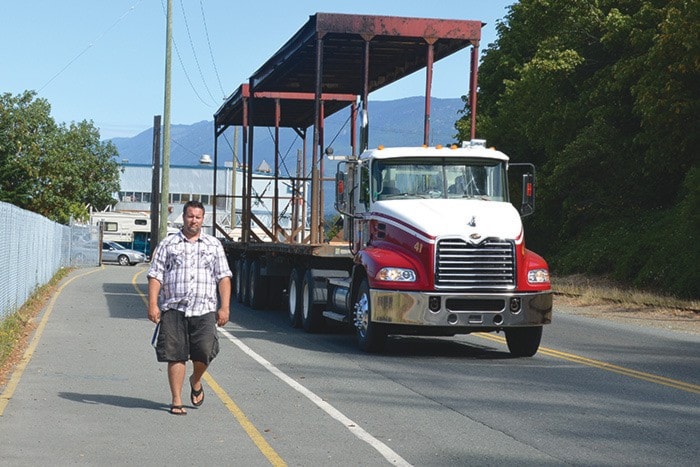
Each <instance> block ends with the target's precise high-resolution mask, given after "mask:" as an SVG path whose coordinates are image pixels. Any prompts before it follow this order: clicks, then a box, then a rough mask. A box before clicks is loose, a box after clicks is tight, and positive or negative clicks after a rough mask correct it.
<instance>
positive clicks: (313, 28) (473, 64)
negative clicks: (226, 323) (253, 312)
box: [213, 13, 483, 244]
mask: <svg viewBox="0 0 700 467" xmlns="http://www.w3.org/2000/svg"><path fill="white" fill-rule="evenodd" d="M482 26H483V24H482V23H481V22H480V21H471V20H448V19H430V18H407V17H396V16H366V15H350V14H329V13H316V14H315V15H312V16H310V17H309V21H308V22H307V23H306V24H305V25H304V26H302V28H301V29H299V31H297V33H296V34H295V35H294V36H292V38H291V39H289V40H288V41H287V42H286V43H285V44H284V45H283V46H282V47H281V48H280V49H279V50H278V51H277V52H276V53H275V54H274V55H273V56H272V57H271V58H270V59H269V60H267V61H266V62H265V63H264V64H263V65H262V66H261V67H260V68H259V69H258V70H257V71H256V72H255V73H253V75H251V77H250V78H249V82H248V84H247V85H245V84H244V85H242V86H241V87H239V88H238V90H237V91H236V92H234V94H232V95H231V96H230V97H229V98H228V99H227V100H226V102H225V103H224V104H223V105H222V106H221V107H220V108H219V110H218V111H217V112H216V113H215V114H214V127H215V135H214V136H215V137H214V196H213V199H214V203H216V196H217V195H216V168H217V159H218V137H219V136H220V135H221V134H222V133H223V132H224V131H225V130H226V128H228V127H229V126H232V125H240V126H243V127H244V128H245V129H244V131H243V147H244V154H246V156H247V160H248V164H247V172H246V182H245V183H244V187H243V190H244V192H243V196H244V202H246V203H247V209H244V214H245V213H246V212H247V213H248V214H250V203H251V196H248V194H249V193H250V192H251V191H250V189H251V187H252V162H253V135H254V127H255V126H268V127H272V126H274V127H275V129H276V130H275V135H276V137H275V139H276V141H275V158H276V160H275V179H277V177H278V172H277V171H278V168H279V165H278V160H277V158H278V157H279V152H278V151H277V149H278V136H279V133H278V131H279V128H280V127H288V128H294V129H295V130H296V131H297V132H298V133H299V134H300V135H303V136H304V158H306V139H305V136H306V129H308V128H309V127H310V126H312V125H313V127H314V132H313V149H312V150H313V153H312V163H311V174H312V176H311V207H312V211H311V235H310V237H309V238H308V239H306V241H308V242H310V243H315V244H317V243H322V236H323V227H322V222H323V203H322V202H320V201H322V190H321V182H322V179H321V177H322V169H323V167H322V165H323V150H324V148H323V121H324V119H325V117H326V116H329V115H332V114H333V113H336V112H338V111H340V110H342V109H343V108H346V107H348V106H352V113H351V115H352V120H353V121H352V125H353V127H352V128H353V130H354V128H355V125H356V122H355V118H356V110H355V105H356V104H355V102H356V100H357V97H358V96H359V98H360V101H361V105H362V112H363V117H366V112H367V110H368V95H369V93H370V92H373V91H376V90H377V89H380V88H382V87H384V86H387V85H389V84H391V83H393V82H395V81H397V80H399V79H401V78H403V77H404V76H407V75H409V74H411V73H413V72H415V71H418V70H420V69H422V68H426V86H425V119H424V143H425V144H427V143H428V142H429V139H428V135H429V133H430V92H431V86H432V68H433V63H434V62H435V61H437V60H440V59H442V58H444V57H447V56H448V55H451V54H453V53H455V52H457V51H459V50H461V49H464V48H465V47H468V46H472V50H471V58H470V61H469V64H470V78H469V104H470V112H471V137H472V138H474V136H475V123H476V120H475V119H476V89H477V65H478V47H479V41H480V39H481V27H482ZM251 92H252V95H253V98H252V99H251ZM363 122H366V118H363ZM352 138H353V141H352V142H351V145H352V147H353V153H354V148H355V140H354V138H355V136H354V131H353V132H352ZM367 141H368V128H367V127H366V126H363V131H362V132H361V135H360V150H364V149H366V145H367ZM276 196H277V191H275V199H274V201H273V206H275V207H276V206H277V199H276ZM214 206H216V204H214ZM214 211H216V209H214ZM215 216H216V213H215V212H214V225H215V227H216V217H215ZM250 221H251V219H249V218H244V219H243V241H251V240H254V239H253V238H251V233H252V232H251V230H250ZM273 222H276V219H275V218H273ZM273 230H275V228H274V227H273ZM272 234H275V232H272ZM258 240H259V239H258ZM271 240H272V241H273V242H277V241H278V238H277V235H274V236H273V238H271Z"/></svg>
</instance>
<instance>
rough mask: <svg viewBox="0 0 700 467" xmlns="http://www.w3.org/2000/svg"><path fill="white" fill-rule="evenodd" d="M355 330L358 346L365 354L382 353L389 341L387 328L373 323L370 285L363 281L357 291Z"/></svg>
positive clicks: (365, 280)
mask: <svg viewBox="0 0 700 467" xmlns="http://www.w3.org/2000/svg"><path fill="white" fill-rule="evenodd" d="M354 317H355V329H356V332H357V345H358V347H359V348H360V350H362V351H364V352H369V353H373V352H380V351H381V350H382V349H384V346H385V344H386V339H387V331H386V327H385V326H383V325H382V324H379V323H373V322H372V306H371V302H370V299H369V284H368V283H367V279H363V280H362V282H361V283H360V286H359V287H358V290H357V298H356V300H355V310H354Z"/></svg>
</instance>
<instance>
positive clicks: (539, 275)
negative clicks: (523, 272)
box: [527, 269, 549, 284]
mask: <svg viewBox="0 0 700 467" xmlns="http://www.w3.org/2000/svg"><path fill="white" fill-rule="evenodd" d="M527 281H528V282H529V283H530V284H547V283H549V271H548V270H546V269H533V270H532V271H528V273H527Z"/></svg>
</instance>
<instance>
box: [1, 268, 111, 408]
mask: <svg viewBox="0 0 700 467" xmlns="http://www.w3.org/2000/svg"><path fill="white" fill-rule="evenodd" d="M102 269H104V266H101V267H99V268H97V269H92V270H90V271H88V272H85V273H83V274H79V275H77V276H73V277H71V278H70V279H68V280H67V281H66V282H64V283H63V284H62V285H61V286H60V287H59V288H58V290H56V293H55V294H54V295H53V297H52V298H51V300H49V304H48V305H47V306H46V311H45V312H44V316H42V318H41V321H40V322H39V326H37V328H36V332H35V333H34V337H33V338H32V342H31V344H29V347H27V350H25V351H24V355H23V356H22V359H21V360H20V361H19V363H18V364H17V367H16V368H15V371H13V372H12V376H11V377H10V381H9V382H8V383H7V386H5V390H4V391H3V393H2V394H1V395H0V417H2V414H3V413H5V407H7V404H8V403H9V402H10V399H12V395H13V394H14V393H15V389H17V385H18V384H19V381H20V379H22V375H23V374H24V370H25V369H26V368H27V365H28V364H29V360H31V359H32V355H34V351H35V350H36V347H37V345H39V339H41V335H42V333H43V332H44V328H45V327H46V323H47V322H48V321H49V316H51V312H52V311H53V307H54V305H55V304H56V300H58V296H59V295H61V292H62V291H63V289H64V288H65V287H66V286H67V285H68V284H70V283H71V282H73V281H74V280H76V279H78V278H79V277H83V276H87V275H88V274H92V273H94V272H97V271H100V270H102Z"/></svg>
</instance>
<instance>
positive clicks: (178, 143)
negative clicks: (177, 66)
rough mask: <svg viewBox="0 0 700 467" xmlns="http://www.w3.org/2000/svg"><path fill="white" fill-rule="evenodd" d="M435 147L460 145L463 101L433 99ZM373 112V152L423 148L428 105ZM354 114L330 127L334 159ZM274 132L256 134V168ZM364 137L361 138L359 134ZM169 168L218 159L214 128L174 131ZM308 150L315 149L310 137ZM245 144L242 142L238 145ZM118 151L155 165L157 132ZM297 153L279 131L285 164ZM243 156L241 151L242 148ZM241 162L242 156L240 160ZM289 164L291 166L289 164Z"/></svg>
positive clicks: (224, 141)
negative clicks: (458, 124) (204, 158)
mask: <svg viewBox="0 0 700 467" xmlns="http://www.w3.org/2000/svg"><path fill="white" fill-rule="evenodd" d="M430 107H431V109H430V110H431V112H430V114H431V115H430V144H431V145H437V144H443V145H446V144H451V143H453V142H455V135H456V133H457V131H456V130H455V126H454V124H455V122H456V121H457V120H458V119H459V118H460V117H461V116H462V113H461V111H462V110H463V109H464V103H463V102H462V100H461V99H458V98H451V99H441V98H432V99H431V104H430ZM368 108H369V146H370V147H377V146H379V145H384V146H387V147H390V146H420V145H422V144H423V122H424V114H425V108H424V99H423V97H407V98H403V99H397V100H392V101H371V102H370V103H369V105H368ZM349 117H350V111H349V109H348V110H347V111H346V110H343V111H340V112H337V113H336V114H334V115H331V116H330V117H328V118H327V119H326V121H325V130H326V132H325V141H326V146H332V147H333V150H334V154H349V153H350V141H349V135H350V124H349V119H350V118H349ZM273 132H274V129H272V128H270V129H269V130H268V129H266V128H256V131H255V142H254V143H255V144H254V147H255V157H256V160H255V161H254V164H255V166H256V167H258V165H259V164H261V163H262V162H263V161H265V162H267V163H268V164H270V165H272V164H273V163H274V157H273V154H274V142H273V138H272V135H273ZM358 134H359V133H358ZM170 136H171V145H170V164H171V165H180V166H190V165H197V164H199V159H200V157H202V155H204V154H209V155H211V157H212V159H213V154H214V123H213V120H209V121H207V120H203V121H201V122H197V123H193V124H191V125H171V127H170ZM308 138H309V141H308V143H307V146H311V140H310V139H311V135H309V137H308ZM241 140H242V138H241V137H239V145H240V141H241ZM110 141H111V142H112V143H113V144H114V145H115V146H116V148H117V150H118V151H119V156H118V158H119V161H120V162H128V163H129V164H151V160H152V152H153V149H152V147H153V129H152V128H150V129H148V130H145V131H143V132H141V133H139V134H138V135H136V136H133V137H131V138H113V139H111V140H110ZM232 146H233V129H232V128H229V129H228V130H227V131H226V132H225V133H224V136H223V137H221V138H220V139H219V148H218V150H219V152H218V164H219V165H220V166H223V165H224V162H225V161H231V160H232V154H233V149H232ZM297 148H301V142H300V141H299V139H298V137H297V135H296V133H295V132H293V131H292V130H289V129H281V130H280V152H281V154H282V158H283V159H287V158H288V161H292V160H293V161H295V162H294V163H293V165H294V166H295V164H296V152H297ZM239 151H240V146H239ZM239 158H240V156H239ZM287 163H289V162H287Z"/></svg>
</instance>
